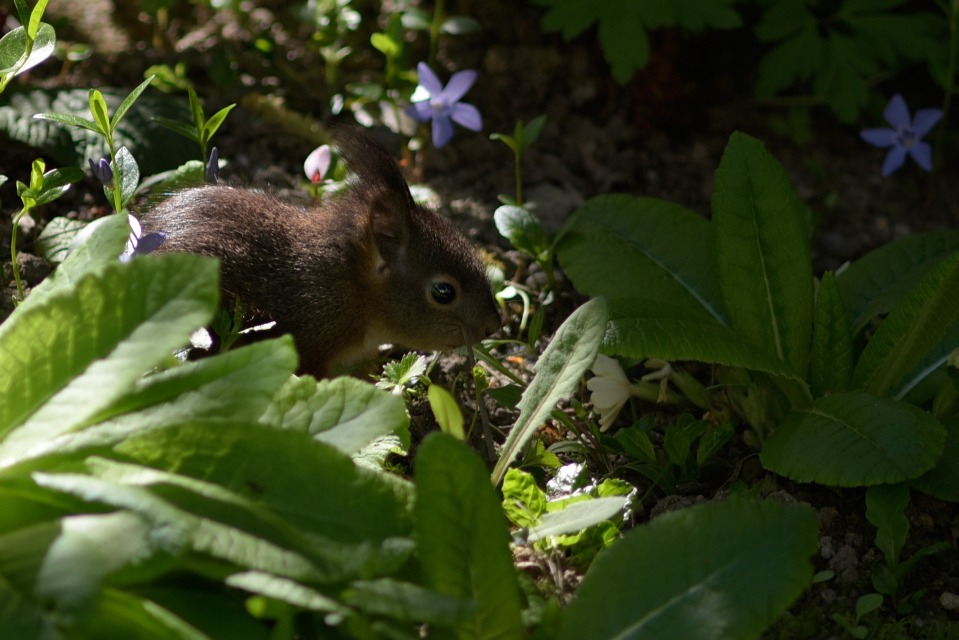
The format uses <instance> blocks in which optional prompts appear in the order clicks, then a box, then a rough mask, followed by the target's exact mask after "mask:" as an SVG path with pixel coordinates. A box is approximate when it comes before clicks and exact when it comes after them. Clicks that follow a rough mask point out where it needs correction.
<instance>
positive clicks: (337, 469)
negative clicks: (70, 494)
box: [115, 423, 410, 542]
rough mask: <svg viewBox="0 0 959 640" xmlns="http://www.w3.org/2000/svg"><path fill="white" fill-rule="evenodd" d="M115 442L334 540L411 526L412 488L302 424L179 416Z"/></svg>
mask: <svg viewBox="0 0 959 640" xmlns="http://www.w3.org/2000/svg"><path fill="white" fill-rule="evenodd" d="M115 449H116V451H117V452H118V453H120V454H122V455H125V456H127V457H129V458H132V459H134V460H136V461H138V462H140V463H142V464H145V465H148V466H152V467H156V468H160V469H168V470H171V471H175V472H176V473H178V474H182V475H186V476H190V477H193V478H198V479H202V480H205V481H207V482H211V483H215V484H219V485H221V486H222V487H224V488H226V489H229V490H230V491H233V492H236V493H237V494H239V495H241V496H245V497H247V498H249V499H252V500H256V501H257V502H259V503H262V504H263V505H265V506H267V507H269V508H270V509H272V510H273V511H276V512H277V513H279V514H280V515H282V516H283V517H285V518H287V519H288V520H290V521H291V522H292V523H294V524H295V525H296V526H299V527H302V528H303V530H304V531H307V532H311V533H314V534H316V535H320V536H325V537H328V538H331V539H334V540H339V541H343V542H354V541H358V540H363V541H382V540H385V539H387V538H391V537H397V536H400V537H402V536H406V535H407V534H408V533H409V530H410V521H409V513H408V507H409V505H408V500H409V499H410V496H409V495H408V493H403V490H402V486H401V485H398V484H397V483H394V482H389V481H387V480H385V479H383V477H382V474H379V473H376V472H373V471H368V470H366V469H363V468H358V467H357V466H355V465H354V464H353V462H352V461H351V460H350V459H349V458H348V457H346V456H345V455H344V454H342V453H340V452H339V451H337V450H336V449H334V448H333V447H331V446H329V445H326V444H324V443H321V442H317V441H316V440H314V439H313V438H311V437H310V436H309V435H308V434H306V433H303V432H300V431H295V430H291V429H274V428H271V427H266V426H263V425H258V424H250V423H230V424H222V425H219V426H211V425H208V424H204V423H195V424H181V425H177V426H175V427H172V428H168V429H151V430H149V431H146V432H144V433H135V434H133V435H131V436H130V437H128V438H127V439H126V440H124V441H123V442H122V443H120V444H119V445H117V446H116V448H115ZM277 461H282V464H280V465H279V466H278V462H277Z"/></svg>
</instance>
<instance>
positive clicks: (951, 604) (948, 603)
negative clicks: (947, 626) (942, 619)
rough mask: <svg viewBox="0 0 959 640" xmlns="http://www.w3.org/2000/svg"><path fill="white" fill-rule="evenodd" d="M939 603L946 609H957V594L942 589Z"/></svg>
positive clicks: (958, 607)
mask: <svg viewBox="0 0 959 640" xmlns="http://www.w3.org/2000/svg"><path fill="white" fill-rule="evenodd" d="M939 604H941V605H942V608H943V609H945V610H946V611H959V595H956V594H954V593H951V592H949V591H943V592H942V595H941V596H939Z"/></svg>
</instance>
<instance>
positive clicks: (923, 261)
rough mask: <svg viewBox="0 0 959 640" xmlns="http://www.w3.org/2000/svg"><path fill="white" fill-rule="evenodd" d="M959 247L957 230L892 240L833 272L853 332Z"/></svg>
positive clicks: (883, 312)
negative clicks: (836, 272) (838, 271)
mask: <svg viewBox="0 0 959 640" xmlns="http://www.w3.org/2000/svg"><path fill="white" fill-rule="evenodd" d="M957 251H959V231H938V232H935V233H925V234H921V235H916V236H910V237H908V238H902V239H899V240H894V241H893V242H890V243H888V244H885V245H883V246H881V247H879V248H878V249H875V250H874V251H871V252H869V253H868V254H866V255H865V256H864V257H862V258H860V259H859V260H856V261H855V262H853V263H852V264H851V265H849V267H847V268H846V269H843V270H842V271H841V272H840V273H838V274H836V284H838V285H839V291H840V293H841V294H842V300H843V303H844V304H845V307H846V311H847V312H848V313H849V324H850V325H851V328H852V332H853V334H858V333H859V332H860V331H862V329H863V327H865V326H866V324H867V323H868V322H869V321H870V320H872V319H873V318H875V317H876V316H880V315H884V314H886V313H888V312H889V311H891V310H892V308H893V307H894V306H896V305H897V304H898V303H899V301H900V300H902V298H904V297H905V296H906V295H908V293H909V292H910V291H912V290H913V288H914V287H915V286H916V284H917V283H918V282H919V281H920V280H921V279H922V278H923V277H924V276H925V275H926V274H927V273H929V272H930V271H931V270H932V269H934V268H935V267H936V266H937V265H939V264H940V263H941V262H942V261H943V260H945V259H946V258H948V257H949V256H951V255H953V254H955V253H956V252H957Z"/></svg>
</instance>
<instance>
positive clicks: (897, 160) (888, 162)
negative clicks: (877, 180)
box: [882, 147, 906, 178]
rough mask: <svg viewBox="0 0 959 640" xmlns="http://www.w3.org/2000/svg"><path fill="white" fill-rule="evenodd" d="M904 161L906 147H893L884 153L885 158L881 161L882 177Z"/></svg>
mask: <svg viewBox="0 0 959 640" xmlns="http://www.w3.org/2000/svg"><path fill="white" fill-rule="evenodd" d="M905 161H906V148H905V147H893V148H892V149H890V150H889V153H887V154H886V159H885V160H883V162H882V177H883V178H885V177H886V176H888V175H889V174H890V173H892V172H893V171H895V170H896V169H898V168H899V167H901V166H902V165H903V163H904V162H905Z"/></svg>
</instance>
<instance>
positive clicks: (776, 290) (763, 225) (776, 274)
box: [712, 133, 813, 375]
mask: <svg viewBox="0 0 959 640" xmlns="http://www.w3.org/2000/svg"><path fill="white" fill-rule="evenodd" d="M715 179H716V186H715V190H714V192H713V203H712V208H713V225H714V227H715V230H716V247H717V255H718V260H717V266H718V271H719V284H720V288H721V289H722V294H723V298H724V299H725V302H726V311H727V313H728V314H729V318H730V320H731V321H732V326H733V328H734V329H737V330H739V331H741V332H742V333H743V335H745V336H746V337H747V338H748V339H750V340H751V341H753V342H754V343H755V344H757V345H759V346H761V347H762V348H763V349H764V350H765V351H768V352H770V353H775V354H776V355H777V356H778V357H779V358H780V359H781V360H782V361H783V362H785V363H786V364H788V365H789V366H790V368H791V369H792V371H794V372H795V373H797V374H799V375H804V374H805V372H806V368H807V366H808V357H809V343H810V338H811V333H812V314H813V296H812V294H813V278H812V261H811V258H810V253H809V237H808V231H807V229H806V225H805V222H804V219H803V207H802V203H801V202H800V201H799V197H798V196H797V195H796V191H795V189H793V187H792V185H791V184H790V182H789V176H788V175H787V174H786V171H785V170H784V169H783V168H782V165H780V164H779V163H778V162H777V161H776V159H775V158H774V157H773V156H772V155H771V154H770V153H769V152H768V151H767V150H766V149H765V147H764V146H763V144H762V143H761V142H760V141H759V140H757V139H755V138H752V137H750V136H748V135H746V134H743V133H734V134H733V135H732V136H731V137H730V139H729V144H728V145H727V146H726V151H725V153H724V154H723V158H722V160H721V161H720V164H719V168H718V169H717V170H716V177H715Z"/></svg>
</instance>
